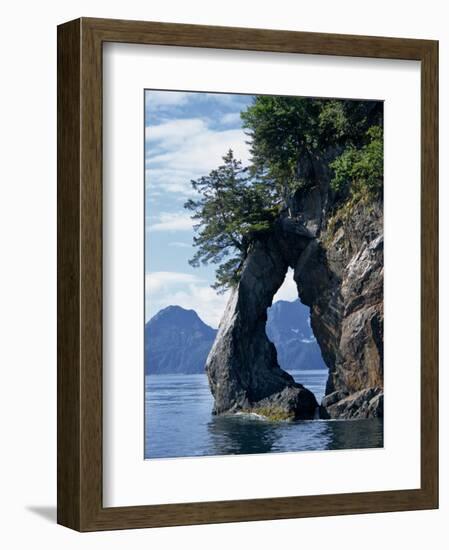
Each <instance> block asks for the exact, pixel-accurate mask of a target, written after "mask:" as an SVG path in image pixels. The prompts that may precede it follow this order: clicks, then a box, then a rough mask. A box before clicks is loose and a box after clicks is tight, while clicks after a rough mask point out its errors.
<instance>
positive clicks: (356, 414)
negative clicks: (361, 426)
mask: <svg viewBox="0 0 449 550" xmlns="http://www.w3.org/2000/svg"><path fill="white" fill-rule="evenodd" d="M383 403H384V397H383V390H382V388H380V387H374V388H368V389H366V390H360V391H358V392H355V393H351V394H347V393H346V392H343V391H336V392H333V393H331V394H329V395H327V396H326V397H324V398H323V401H322V403H321V407H320V415H321V416H322V417H323V418H346V419H356V418H383Z"/></svg>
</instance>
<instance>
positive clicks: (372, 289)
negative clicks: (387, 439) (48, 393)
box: [206, 175, 383, 419]
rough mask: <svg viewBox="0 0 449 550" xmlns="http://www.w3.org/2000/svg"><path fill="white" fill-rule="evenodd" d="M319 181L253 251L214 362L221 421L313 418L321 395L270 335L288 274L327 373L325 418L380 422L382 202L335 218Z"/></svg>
mask: <svg viewBox="0 0 449 550" xmlns="http://www.w3.org/2000/svg"><path fill="white" fill-rule="evenodd" d="M321 177H322V183H321V185H317V186H316V187H312V188H309V189H307V190H306V191H302V192H301V193H298V194H297V196H296V197H295V201H294V204H293V206H292V207H291V208H289V209H288V212H286V213H285V215H284V216H283V217H281V218H280V219H279V220H278V222H277V223H276V224H275V226H274V228H273V230H272V231H270V232H269V233H267V234H265V235H263V236H261V237H260V238H258V239H257V240H256V241H255V242H254V243H253V244H252V245H251V248H250V250H249V252H248V256H247V258H246V260H245V263H244V266H243V268H242V273H241V277H240V281H239V283H238V285H237V286H236V288H235V289H234V290H233V292H232V295H231V297H230V300H229V302H228V304H227V307H226V311H225V314H224V316H223V319H222V321H221V323H220V327H219V331H218V334H217V337H216V340H215V343H214V345H213V347H212V349H211V352H210V354H209V356H208V360H207V365H206V372H207V375H208V378H209V383H210V388H211V391H212V394H213V396H214V400H215V405H214V412H215V413H216V414H223V413H233V412H237V411H253V412H258V411H265V412H266V411H269V413H268V414H267V415H268V416H270V415H271V413H272V416H273V417H280V418H292V419H302V418H313V417H314V416H315V415H316V411H317V406H318V404H317V402H316V399H315V397H314V395H313V394H312V393H311V392H310V391H309V390H308V389H306V388H304V387H303V386H302V385H301V384H298V383H297V382H295V381H294V379H293V378H292V376H291V375H290V374H288V373H287V372H286V371H284V370H282V369H281V368H280V367H279V365H278V362H277V355H276V349H275V346H274V345H273V344H272V343H271V342H270V341H269V340H268V338H267V336H266V333H265V324H266V320H267V308H268V307H269V306H271V304H272V299H273V296H274V295H275V294H276V292H277V290H278V289H279V287H280V286H281V284H282V282H283V280H284V278H285V275H286V272H287V270H288V268H289V267H291V268H292V269H293V271H294V279H295V282H296V285H297V288H298V296H299V298H300V299H301V301H302V302H303V303H304V304H305V305H307V306H309V307H310V312H311V325H312V329H313V332H314V335H315V337H316V339H317V342H318V344H319V346H320V348H321V352H322V356H323V359H324V361H325V363H326V365H327V367H328V369H329V378H328V381H327V386H326V396H325V398H324V400H323V402H322V404H321V406H320V414H321V416H322V417H324V418H368V417H374V416H376V417H380V416H382V415H383V214H382V204H381V203H380V202H374V203H373V204H370V205H369V207H368V206H366V205H365V204H364V203H363V201H360V202H359V203H356V204H354V205H353V207H352V209H351V211H350V212H349V213H348V212H346V216H345V218H342V217H340V218H339V217H338V216H337V217H336V219H331V216H330V215H329V213H328V211H327V208H328V203H329V199H328V194H327V193H328V182H327V181H326V177H325V176H323V175H321ZM305 368H307V366H305Z"/></svg>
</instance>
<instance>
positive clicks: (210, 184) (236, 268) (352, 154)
mask: <svg viewBox="0 0 449 550" xmlns="http://www.w3.org/2000/svg"><path fill="white" fill-rule="evenodd" d="M241 117H242V120H243V125H244V128H245V129H246V133H247V135H248V137H249V140H250V141H249V143H250V147H251V164H250V166H248V167H245V168H244V167H243V166H242V163H241V162H240V161H238V160H236V159H235V158H234V156H233V153H232V151H229V152H228V154H227V155H226V156H225V157H223V161H224V164H223V165H221V166H219V167H218V168H217V169H215V170H212V172H211V173H210V174H209V175H208V176H203V177H202V178H200V179H198V180H196V181H192V186H193V188H194V189H195V190H196V191H197V192H198V194H199V195H200V198H199V199H198V200H193V199H191V200H189V201H187V202H186V204H185V207H186V208H187V209H189V210H191V211H192V212H193V216H192V217H193V219H194V220H196V221H197V224H196V226H195V229H196V234H195V237H194V245H195V246H196V247H197V251H196V253H195V255H194V257H193V258H192V260H191V261H190V263H191V265H193V266H199V265H200V264H208V263H213V264H217V266H218V267H217V270H216V283H215V285H214V288H216V289H217V290H219V291H223V290H225V289H227V288H229V287H232V286H234V285H235V284H236V283H237V282H238V280H239V276H240V271H241V268H242V265H243V262H244V260H245V258H246V255H247V253H248V248H249V246H250V244H251V243H252V242H253V241H254V240H255V239H257V238H259V237H260V236H261V235H262V234H264V233H266V232H268V231H270V230H271V228H272V227H273V223H274V222H275V220H276V219H277V218H279V216H280V215H281V214H282V215H285V213H286V212H288V213H290V211H291V208H290V206H291V204H294V197H295V195H296V193H297V192H298V191H299V190H300V189H303V188H306V187H308V186H311V185H316V184H317V183H318V176H317V172H316V169H317V166H319V167H320V169H321V170H322V169H323V167H325V166H328V167H329V168H330V169H331V170H332V171H333V179H332V181H331V190H332V193H333V200H334V202H335V203H337V205H338V204H339V205H340V207H341V206H344V205H345V204H347V205H348V206H349V205H351V204H354V202H355V201H356V200H358V198H361V197H363V198H364V200H370V199H371V198H373V197H379V196H380V195H381V193H382V174H383V135H382V125H383V107H382V103H381V102H376V101H352V100H339V99H321V98H315V99H313V98H312V99H311V98H300V97H286V96H256V97H255V98H254V101H253V103H252V105H250V106H249V107H248V108H247V109H246V111H244V112H242V113H241ZM283 213H284V214H283Z"/></svg>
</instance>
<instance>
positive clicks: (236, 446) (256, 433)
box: [145, 370, 383, 458]
mask: <svg viewBox="0 0 449 550" xmlns="http://www.w3.org/2000/svg"><path fill="white" fill-rule="evenodd" d="M290 374H291V375H292V376H293V377H294V378H295V380H296V381H297V382H300V383H301V384H303V385H304V386H306V387H307V388H309V389H310V390H311V391H312V392H313V393H314V394H315V396H316V398H317V401H318V402H320V401H321V398H322V397H323V395H324V388H325V385H326V379H327V371H324V370H319V371H316V370H315V371H290ZM212 406H213V399H212V395H211V393H210V391H209V386H208V383H207V378H206V376H205V375H203V374H198V375H195V374H190V375H176V374H172V375H157V376H156V375H149V376H146V380H145V458H169V457H187V456H206V455H228V454H252V453H269V452H285V451H318V450H326V449H363V448H369V447H382V446H383V422H382V420H380V419H370V420H309V421H299V422H269V421H267V420H261V419H258V418H256V417H253V416H248V415H239V416H218V417H217V416H213V415H212V414H211V411H212Z"/></svg>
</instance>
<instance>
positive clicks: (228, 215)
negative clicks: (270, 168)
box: [184, 150, 279, 291]
mask: <svg viewBox="0 0 449 550" xmlns="http://www.w3.org/2000/svg"><path fill="white" fill-rule="evenodd" d="M223 161H224V164H223V165H221V166H219V167H218V168H217V169H215V170H212V172H210V174H209V175H208V176H203V177H201V178H200V179H198V180H192V182H191V183H192V186H193V188H194V189H195V190H196V191H197V192H198V194H199V195H200V198H199V199H198V200H194V199H190V200H188V201H187V202H186V203H185V205H184V206H185V208H187V209H188V210H191V211H192V212H193V215H192V218H193V219H194V220H197V222H198V223H197V224H196V225H195V226H194V227H195V231H196V234H195V236H194V245H195V246H196V247H197V251H196V253H195V255H194V256H193V258H192V259H191V260H190V264H191V265H192V266H194V267H198V266H199V265H201V264H208V263H213V264H220V265H219V267H218V268H217V270H216V283H215V285H213V288H215V289H217V290H219V291H224V290H226V289H227V288H229V287H231V286H233V285H234V284H236V282H237V281H238V275H239V270H240V268H241V266H242V263H243V261H244V259H245V258H246V255H247V251H248V246H249V244H250V242H251V241H252V240H253V239H254V238H255V236H256V235H260V234H261V233H263V232H266V231H268V230H269V229H270V228H271V226H272V223H273V220H274V219H275V217H276V216H277V214H278V212H279V210H278V208H277V207H276V201H275V198H274V196H273V194H272V193H271V192H270V189H269V188H267V186H266V185H265V183H263V182H259V181H257V180H256V179H255V178H254V177H252V176H250V174H249V172H248V170H247V169H245V168H243V166H242V163H241V161H239V160H236V159H235V158H234V155H233V152H232V150H229V152H228V153H227V155H226V156H224V157H223Z"/></svg>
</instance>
